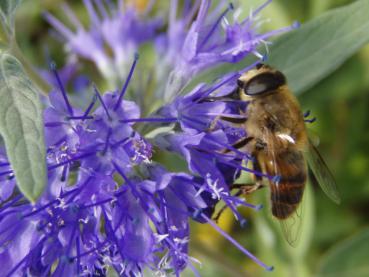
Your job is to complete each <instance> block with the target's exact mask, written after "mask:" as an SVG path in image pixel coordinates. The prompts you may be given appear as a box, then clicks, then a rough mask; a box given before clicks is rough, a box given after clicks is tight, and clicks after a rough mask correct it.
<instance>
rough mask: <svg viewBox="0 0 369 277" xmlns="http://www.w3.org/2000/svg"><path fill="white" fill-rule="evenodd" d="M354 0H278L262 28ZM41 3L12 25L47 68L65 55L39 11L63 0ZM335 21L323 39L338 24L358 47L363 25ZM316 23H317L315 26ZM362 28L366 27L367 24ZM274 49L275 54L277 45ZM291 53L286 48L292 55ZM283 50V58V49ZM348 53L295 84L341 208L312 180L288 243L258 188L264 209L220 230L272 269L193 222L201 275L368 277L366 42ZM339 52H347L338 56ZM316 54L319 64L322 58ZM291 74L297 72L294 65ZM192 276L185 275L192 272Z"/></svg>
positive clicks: (227, 218) (28, 52) (23, 10)
mask: <svg viewBox="0 0 369 277" xmlns="http://www.w3.org/2000/svg"><path fill="white" fill-rule="evenodd" d="M37 2H38V1H37ZM240 2H241V5H243V6H244V11H245V12H246V13H247V11H248V10H249V8H250V7H256V6H257V5H258V4H260V3H262V2H263V1H259V0H248V1H240ZM351 2H354V1H349V0H295V1H289V0H275V1H274V2H273V3H272V4H271V5H270V6H269V7H268V8H267V9H265V10H264V12H263V17H264V18H270V19H271V21H270V22H268V23H266V24H265V25H264V28H266V29H276V28H278V27H283V26H286V25H289V24H292V22H293V21H294V20H298V21H300V22H301V23H305V22H308V21H310V20H314V19H315V18H316V17H318V16H319V15H320V14H322V13H324V12H326V11H328V10H331V9H333V8H336V7H339V6H344V5H347V4H349V3H351ZM364 2H365V1H364ZM367 2H368V1H367ZM39 3H40V4H39V5H37V4H35V1H24V4H23V5H22V6H21V7H20V9H19V12H18V14H17V18H16V29H17V39H18V43H19V46H20V49H21V50H22V51H23V53H24V56H26V57H27V58H28V59H29V60H30V62H31V63H32V64H35V65H38V66H40V67H43V68H45V67H46V58H45V53H49V55H50V56H51V57H52V59H54V60H55V61H56V62H57V64H60V65H61V64H63V61H64V58H65V56H64V54H63V51H62V49H61V48H60V43H59V42H58V41H56V40H55V39H53V38H52V36H50V33H49V26H48V25H47V24H46V23H45V21H44V20H43V18H42V16H41V13H42V11H43V10H44V9H47V10H49V11H51V12H53V13H56V14H58V15H59V16H61V17H62V12H61V10H60V3H61V1H59V0H43V1H39ZM69 3H70V4H71V5H72V6H73V9H74V10H75V11H76V12H77V14H78V15H79V16H80V17H81V18H82V21H83V20H86V12H85V10H84V7H83V5H82V1H69ZM357 12H360V11H357ZM364 12H367V11H364ZM341 20H342V19H341ZM335 23H336V24H333V25H332V26H331V28H332V29H331V32H330V33H322V34H321V36H324V38H325V39H327V37H328V38H331V37H332V38H334V37H335V36H334V34H335V32H337V29H335V26H339V25H342V26H346V27H345V29H344V32H343V33H342V35H341V36H346V35H347V36H348V38H349V39H350V40H349V41H348V44H347V45H348V46H346V48H350V46H352V45H355V43H357V41H358V40H360V39H361V38H362V36H361V35H360V34H357V33H355V32H356V31H358V30H360V29H361V28H364V27H365V26H366V25H365V26H363V25H354V24H356V23H357V22H356V23H355V22H346V21H344V20H342V21H339V22H335ZM359 23H360V21H359ZM316 26H317V27H319V24H317V25H316ZM363 30H365V32H367V28H364V29H363ZM341 36H340V37H341ZM299 39H300V41H295V43H296V44H294V47H297V46H298V45H300V46H304V43H305V39H306V37H303V36H300V38H299ZM330 42H331V44H330V47H331V48H330V51H336V50H337V49H338V50H342V48H343V47H342V45H341V42H340V41H338V42H337V41H335V40H333V39H332V40H331V41H330ZM46 45H47V46H48V47H47V49H46ZM290 46H291V45H290ZM311 47H312V45H311V46H310V48H309V45H305V48H304V49H308V50H309V49H311ZM354 50H355V51H356V49H354ZM275 51H276V52H277V53H278V50H275ZM293 51H294V49H293V48H291V50H290V51H289V52H290V53H291V55H293V53H294V52H293ZM304 51H307V50H304ZM283 53H284V54H283V55H286V53H288V52H286V51H284V52H283ZM270 54H271V61H272V63H274V62H275V63H276V64H280V62H283V61H287V60H288V61H289V63H290V65H291V63H292V64H293V63H299V62H301V60H294V59H292V60H291V56H282V54H281V55H279V54H278V56H277V55H276V56H273V55H274V54H275V53H274V52H273V47H272V48H271V53H270ZM352 54H353V51H352V52H348V50H347V51H346V52H339V51H338V56H337V57H338V59H339V58H340V57H341V58H342V60H343V59H346V56H350V58H348V59H347V60H346V61H345V62H344V64H343V65H340V66H339V67H338V68H336V67H335V66H334V65H332V66H331V69H332V70H333V72H332V73H330V74H329V75H328V76H322V77H324V78H323V79H322V80H321V81H319V82H318V83H316V82H315V81H317V80H315V81H314V82H313V81H310V83H308V84H304V85H303V86H302V85H301V83H296V84H295V83H294V87H295V88H298V92H299V93H300V94H299V100H300V101H301V104H302V106H303V109H304V110H308V109H309V110H311V111H312V114H313V116H316V117H317V119H318V120H317V121H316V122H315V123H313V124H312V125H310V128H311V129H312V130H313V132H314V133H316V134H318V135H319V137H320V146H319V149H320V151H321V153H322V155H323V156H324V157H325V160H326V161H327V163H328V164H329V166H330V168H331V170H332V171H333V173H334V175H335V176H336V179H337V183H338V186H339V189H340V192H341V198H342V203H341V205H339V206H337V205H335V204H334V203H333V202H331V201H330V200H329V199H328V198H327V197H326V196H325V195H324V193H323V192H322V191H321V190H320V189H319V188H318V187H317V186H316V185H315V182H314V179H312V181H311V184H310V185H309V187H308V191H307V195H306V199H305V203H304V206H305V210H304V226H303V233H302V238H301V241H300V244H299V246H298V247H297V248H291V247H289V246H288V245H286V243H285V242H284V240H283V238H282V237H281V234H280V233H279V226H278V225H276V224H275V222H273V221H272V219H271V217H270V212H269V207H268V206H267V205H268V204H267V203H268V201H267V198H268V191H267V190H261V191H259V192H257V193H255V194H254V195H253V196H252V198H250V199H249V200H250V201H251V202H253V203H265V204H266V207H265V208H264V209H263V210H262V211H260V212H259V213H256V212H254V211H252V212H250V211H248V210H244V212H245V213H246V216H247V218H249V224H248V225H247V226H246V227H244V228H241V227H240V226H239V225H238V224H237V223H236V222H235V220H234V219H233V218H232V217H231V215H230V213H225V214H224V215H223V217H222V218H221V220H220V224H221V226H222V228H223V229H225V230H227V231H228V232H229V233H230V234H231V235H232V236H233V237H235V238H236V239H237V240H238V241H240V242H241V243H242V244H243V245H245V246H246V247H247V248H248V249H249V250H251V251H252V252H254V253H255V254H256V255H257V256H258V257H259V258H260V259H261V260H263V261H264V262H266V263H267V264H272V265H274V266H275V270H274V271H273V272H271V273H270V272H264V271H262V270H261V269H260V268H259V267H258V266H257V265H255V264H253V263H252V262H251V261H249V260H246V259H245V257H244V256H243V255H242V254H241V253H239V252H238V251H237V249H234V248H233V247H231V246H230V244H229V243H228V242H227V241H225V240H224V239H223V238H221V237H220V236H219V235H218V234H217V233H215V232H214V231H213V230H212V229H211V227H210V226H204V225H199V224H194V225H193V228H192V241H191V247H192V256H194V257H196V258H197V259H199V260H201V261H202V263H203V266H202V268H201V270H200V272H201V274H202V275H203V276H270V277H274V276H319V277H323V276H343V277H344V276H351V277H358V276H369V264H368V263H367V259H368V258H367V257H368V255H369V244H368V238H369V229H368V220H369V217H368V214H369V213H368V209H369V206H368V203H369V202H368V199H369V147H368V145H369V128H368V127H369V121H368V119H369V114H368V113H369V109H368V107H369V47H364V48H363V49H360V50H359V51H357V52H356V53H355V54H353V55H352ZM344 55H346V56H345V57H343V56H344ZM309 58H310V56H307V59H309ZM321 59H322V60H323V61H324V57H321ZM278 61H279V62H278ZM313 66H315V68H314V67H313ZM319 66H320V64H319V63H316V62H315V63H312V68H311V71H314V72H315V71H316V70H319ZM91 68H92V67H91V66H86V67H84V68H83V69H81V70H83V72H84V73H86V74H89V78H90V79H93V80H94V82H97V83H98V82H99V80H100V79H99V77H98V75H97V73H96V72H95V71H94V70H93V69H91ZM332 70H331V71H332ZM308 72H309V71H307V73H308ZM291 73H292V74H299V73H300V74H302V73H301V72H299V71H298V70H297V71H296V72H291ZM307 73H306V74H307ZM94 76H96V77H95V78H94ZM100 81H101V80H100ZM292 82H293V81H292ZM101 85H103V84H101ZM299 85H301V87H300V86H299ZM186 274H187V273H186ZM191 274H192V273H188V275H189V276H190V275H191Z"/></svg>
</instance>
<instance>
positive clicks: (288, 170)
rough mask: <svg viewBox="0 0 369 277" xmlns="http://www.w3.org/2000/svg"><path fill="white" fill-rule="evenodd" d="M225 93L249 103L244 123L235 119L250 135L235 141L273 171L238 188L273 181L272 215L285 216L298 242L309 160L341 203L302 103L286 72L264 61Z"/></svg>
mask: <svg viewBox="0 0 369 277" xmlns="http://www.w3.org/2000/svg"><path fill="white" fill-rule="evenodd" d="M226 97H232V98H233V99H234V98H237V99H240V100H242V101H246V102H247V103H248V105H247V109H246V111H241V112H240V113H241V114H243V115H245V120H244V122H242V123H241V124H240V122H233V123H238V125H239V126H240V127H242V128H245V130H246V133H247V137H246V138H243V139H242V140H240V141H238V142H237V143H235V144H234V145H233V146H234V147H235V148H238V149H240V150H242V151H243V150H244V151H246V152H247V153H251V155H252V157H253V167H254V170H256V171H259V172H262V173H263V174H264V175H266V176H270V178H264V180H263V178H262V177H260V176H255V183H254V184H253V185H252V186H246V185H244V186H242V185H238V188H240V192H241V193H243V194H249V193H251V192H253V191H255V190H257V189H259V188H261V187H263V186H265V183H268V184H267V185H269V187H270V200H271V210H272V214H273V216H274V217H275V218H277V219H278V220H279V221H280V223H281V226H282V230H283V233H284V235H285V237H286V239H287V241H288V242H289V243H290V244H291V245H296V243H297V241H298V235H299V226H301V224H300V221H301V213H300V212H299V207H300V206H301V205H300V203H301V201H302V199H303V193H304V189H305V185H306V181H307V177H308V165H309V167H310V169H311V170H312V172H313V174H314V175H315V177H316V179H317V181H318V183H319V184H320V186H321V188H322V189H323V191H324V192H325V193H326V194H327V195H328V196H329V197H330V198H331V199H332V200H333V201H334V202H336V203H339V202H340V197H339V193H338V190H337V186H336V183H335V181H334V178H333V175H332V174H331V172H330V171H329V169H328V167H327V166H326V164H325V162H324V161H323V159H322V157H321V156H320V154H319V152H318V151H317V149H316V148H315V146H314V145H313V144H312V142H311V140H310V139H309V138H308V135H307V130H306V127H305V121H304V115H303V113H302V112H301V108H300V105H299V103H298V101H297V99H296V97H295V96H294V95H293V94H292V92H291V91H290V89H289V87H288V85H287V82H286V77H285V76H284V75H283V74H282V73H281V72H280V71H278V70H276V69H274V68H272V67H270V66H268V65H264V64H258V65H257V66H256V67H255V68H254V69H252V70H250V71H248V72H245V73H244V74H243V75H242V76H241V77H240V78H239V79H238V81H237V89H236V90H235V91H234V92H233V95H228V96H226ZM223 98H224V97H223ZM222 119H223V120H228V121H232V120H233V121H234V119H231V118H228V119H227V118H222ZM272 177H273V178H272ZM265 179H267V181H266V180H265ZM236 186H237V185H236Z"/></svg>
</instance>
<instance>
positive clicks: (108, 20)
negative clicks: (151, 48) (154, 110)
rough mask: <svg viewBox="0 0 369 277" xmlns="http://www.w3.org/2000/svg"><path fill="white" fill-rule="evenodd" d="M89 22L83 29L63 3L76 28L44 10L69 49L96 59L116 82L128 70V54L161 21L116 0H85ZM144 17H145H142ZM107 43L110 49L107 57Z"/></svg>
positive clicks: (149, 34) (114, 83)
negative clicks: (68, 26)
mask: <svg viewBox="0 0 369 277" xmlns="http://www.w3.org/2000/svg"><path fill="white" fill-rule="evenodd" d="M83 2H84V5H85V7H86V10H87V12H88V15H89V19H90V26H89V28H88V29H87V30H86V28H85V27H83V25H82V24H81V22H80V21H79V19H78V18H77V16H76V15H75V14H74V12H73V11H72V10H71V9H70V8H69V7H68V6H66V5H64V6H63V10H64V12H65V14H66V15H67V17H68V18H69V20H70V22H71V23H72V25H73V28H74V29H75V30H71V29H68V28H67V27H66V26H65V25H64V24H63V23H62V22H61V21H59V20H58V19H57V18H56V17H54V16H53V15H51V14H49V13H45V17H46V19H47V21H48V22H49V23H50V24H51V25H52V26H53V27H54V28H55V29H56V30H57V31H58V32H59V33H60V34H61V35H62V37H63V40H65V41H66V46H67V47H68V50H69V51H70V52H71V53H73V54H77V55H78V56H80V57H82V58H84V59H88V60H91V61H92V62H94V63H95V65H96V66H97V68H98V69H99V71H100V72H101V74H102V75H103V76H104V77H105V78H106V79H107V80H109V81H110V82H111V83H112V84H113V85H117V84H118V82H120V81H121V80H122V78H123V76H125V75H126V73H127V71H126V70H127V68H129V64H130V62H131V61H130V58H131V57H132V56H133V54H134V53H136V52H137V51H138V48H139V47H140V45H142V44H143V43H145V42H146V41H148V40H150V39H152V38H153V37H154V36H155V33H156V30H157V29H158V28H159V27H161V25H162V22H161V20H160V19H158V18H154V19H151V18H147V17H146V16H144V15H140V14H139V12H138V11H137V10H136V9H134V7H132V6H130V5H124V4H123V1H119V4H118V5H113V4H112V2H110V1H101V0H94V1H93V0H84V1H83ZM145 18H147V19H145ZM106 45H108V46H109V48H110V49H112V51H113V57H110V55H109V53H107V51H106V47H105V46H106Z"/></svg>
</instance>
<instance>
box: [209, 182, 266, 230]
mask: <svg viewBox="0 0 369 277" xmlns="http://www.w3.org/2000/svg"><path fill="white" fill-rule="evenodd" d="M263 187H265V185H264V184H262V183H261V182H256V183H247V184H233V185H232V186H231V190H233V189H238V191H237V192H236V193H235V194H234V195H233V196H234V197H238V196H240V195H244V194H251V193H253V192H254V191H256V190H258V189H261V188H263ZM227 208H228V206H227V205H224V206H223V207H222V208H221V209H220V210H219V211H218V212H217V214H216V215H215V216H214V217H213V220H214V221H215V222H216V223H218V220H219V218H220V216H221V215H222V213H223V212H224V211H225V210H226V209H227Z"/></svg>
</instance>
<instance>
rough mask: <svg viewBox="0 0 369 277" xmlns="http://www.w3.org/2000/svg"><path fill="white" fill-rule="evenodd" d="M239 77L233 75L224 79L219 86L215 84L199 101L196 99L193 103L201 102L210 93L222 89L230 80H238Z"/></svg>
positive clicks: (237, 74) (238, 75)
mask: <svg viewBox="0 0 369 277" xmlns="http://www.w3.org/2000/svg"><path fill="white" fill-rule="evenodd" d="M240 76H241V74H240V73H238V72H237V73H233V74H231V76H230V77H228V78H226V79H225V80H224V81H222V82H220V83H219V84H217V85H216V86H214V87H212V88H211V89H209V90H208V91H206V92H204V95H203V96H202V97H200V98H199V99H197V100H196V101H195V102H196V103H199V102H201V101H203V100H204V99H206V97H208V96H209V95H210V94H211V93H212V92H214V91H215V90H217V89H218V88H220V87H222V86H223V85H224V84H226V83H228V82H229V81H230V80H232V79H236V78H237V79H238V78H239V77H240Z"/></svg>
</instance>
